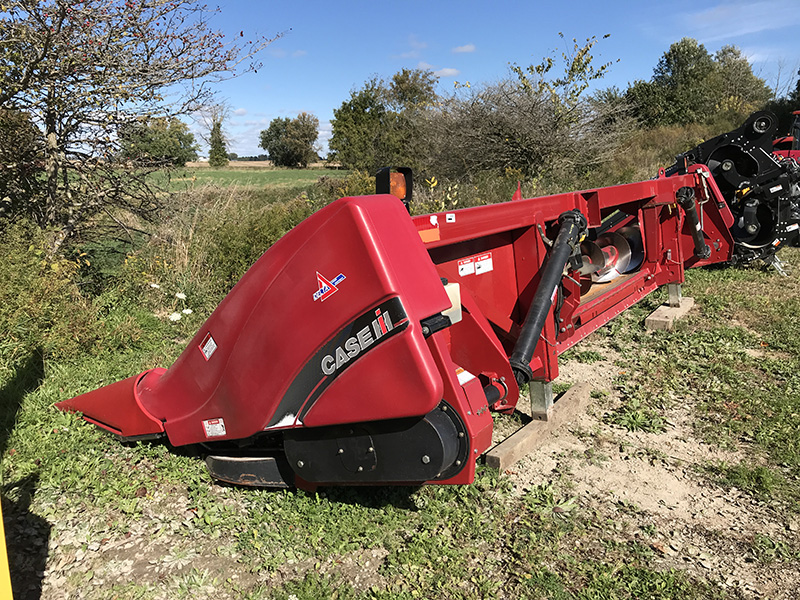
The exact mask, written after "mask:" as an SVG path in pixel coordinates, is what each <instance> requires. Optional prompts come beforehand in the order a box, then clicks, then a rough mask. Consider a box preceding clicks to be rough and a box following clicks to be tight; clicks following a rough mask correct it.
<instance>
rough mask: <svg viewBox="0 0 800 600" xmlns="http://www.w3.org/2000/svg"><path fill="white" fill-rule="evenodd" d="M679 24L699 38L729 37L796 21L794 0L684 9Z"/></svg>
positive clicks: (799, 19) (798, 20)
mask: <svg viewBox="0 0 800 600" xmlns="http://www.w3.org/2000/svg"><path fill="white" fill-rule="evenodd" d="M680 24H681V27H682V28H683V29H684V30H685V31H688V32H690V34H691V35H692V36H693V37H696V38H698V39H699V40H700V41H701V42H717V41H722V40H725V41H730V40H732V39H733V38H736V37H740V36H745V35H750V34H755V33H762V32H765V31H774V30H777V29H783V28H786V27H791V26H796V25H800V11H799V10H797V3H796V2H795V1H794V0H762V1H760V2H743V1H741V0H739V1H733V2H725V3H721V4H719V5H717V6H714V7H711V8H706V9H704V10H700V11H697V12H693V13H684V14H683V15H682V17H681V23H680Z"/></svg>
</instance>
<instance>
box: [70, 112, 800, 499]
mask: <svg viewBox="0 0 800 600" xmlns="http://www.w3.org/2000/svg"><path fill="white" fill-rule="evenodd" d="M775 128H776V120H775V118H774V117H773V116H772V115H770V114H769V113H756V114H754V115H753V116H751V117H750V118H749V119H748V121H747V122H746V123H745V124H744V125H743V126H742V127H740V128H739V129H737V130H735V131H733V132H730V133H728V134H725V135H722V136H719V137H717V138H714V139H712V140H710V141H708V142H705V143H703V144H701V145H699V146H697V147H696V148H694V149H693V150H691V151H689V152H687V153H685V154H683V155H681V156H679V157H678V160H677V162H676V163H675V165H674V166H673V167H671V168H670V169H668V170H667V171H663V170H662V171H661V172H660V173H659V174H658V177H656V178H655V179H652V180H649V181H642V182H639V183H631V184H626V185H619V186H615V187H609V188H601V189H593V190H585V191H580V192H572V193H567V194H559V195H556V196H549V197H544V198H533V199H522V198H521V197H520V195H519V193H517V194H515V196H514V198H513V199H512V201H510V202H507V203H504V204H497V205H491V206H481V207H476V208H467V209H462V210H456V211H452V212H445V213H439V214H434V215H425V216H419V217H410V216H409V215H408V212H407V207H406V206H404V203H403V202H401V200H399V199H398V197H396V196H394V195H390V194H389V193H379V194H376V195H374V196H362V197H357V198H342V199H340V200H338V201H336V202H334V203H333V204H331V205H329V206H327V207H326V208H323V209H322V210H320V211H318V212H317V213H315V214H314V215H312V216H311V217H309V218H308V219H307V220H306V221H304V222H303V223H301V224H300V225H298V226H297V227H295V228H294V229H293V230H292V231H290V232H289V233H287V234H286V235H285V236H284V237H283V238H282V239H281V240H280V241H278V242H277V243H276V244H275V245H274V246H272V247H271V248H270V249H269V250H268V251H267V252H266V253H265V254H264V255H263V256H262V257H261V258H260V259H259V260H258V261H257V262H256V263H255V265H253V267H252V268H251V269H250V270H249V271H248V272H247V273H246V274H245V275H244V277H243V278H242V279H241V281H240V282H239V283H238V284H237V285H236V286H235V287H234V288H233V290H231V292H230V294H229V295H228V296H227V297H226V298H225V299H224V300H223V301H222V303H221V304H220V305H219V307H218V308H217V309H216V310H215V311H214V313H213V314H212V315H211V317H210V318H209V319H208V321H207V322H206V323H205V324H204V325H203V327H202V328H201V329H200V331H198V333H197V335H196V336H195V337H194V339H193V340H192V341H191V343H190V344H189V346H188V347H187V348H186V350H185V351H184V352H183V354H182V355H181V356H180V357H179V358H178V360H177V361H176V362H175V364H173V365H172V367H170V368H169V369H153V370H149V371H146V372H145V373H142V374H140V375H136V376H134V377H131V378H130V379H126V380H124V381H120V382H118V383H115V384H112V385H109V386H106V387H103V388H100V389H98V390H95V391H93V392H89V393H87V394H84V395H82V396H78V397H76V398H73V399H71V400H66V401H64V402H61V403H59V404H58V407H59V408H61V409H64V410H70V411H77V412H80V413H82V414H83V417H84V418H85V419H86V420H87V421H90V422H91V423H94V424H96V425H99V426H100V427H102V428H104V429H106V430H108V431H111V432H113V433H115V434H117V435H119V436H120V437H122V438H124V439H127V440H138V439H150V438H162V437H166V438H167V439H168V440H169V442H170V443H171V444H173V445H175V446H183V445H187V444H200V445H202V446H203V447H204V448H205V452H206V453H207V455H208V456H207V459H206V462H207V464H208V466H209V469H210V471H211V473H212V475H213V476H214V477H215V478H217V479H220V480H224V481H228V482H233V483H238V484H247V485H256V486H287V485H296V486H299V487H304V488H313V487H315V486H317V485H363V484H421V483H439V484H465V483H470V482H472V480H473V478H474V473H475V464H476V461H477V460H478V458H479V457H480V456H481V455H482V454H483V453H484V452H485V451H486V450H487V449H488V448H489V446H490V445H491V440H492V414H491V413H492V411H499V412H503V413H510V412H512V411H514V409H515V407H516V405H517V401H518V398H519V389H520V386H522V385H524V384H526V383H528V382H530V381H536V382H549V381H552V380H553V379H555V378H556V377H557V376H558V356H559V355H560V354H561V353H563V352H564V351H566V350H567V349H569V348H571V347H572V346H573V345H575V344H576V343H578V342H579V341H580V340H582V339H583V338H585V337H586V336H587V335H588V334H590V333H591V332H593V331H595V330H596V329H597V328H598V327H600V326H602V325H604V324H605V323H607V322H608V321H609V320H610V319H612V318H613V317H615V316H616V315H618V314H620V313H621V312H622V311H624V310H625V309H627V308H628V307H629V306H631V305H632V304H634V303H635V302H637V301H639V300H640V299H641V298H643V297H644V296H646V295H647V294H649V293H651V292H653V291H654V290H656V289H657V288H658V287H659V286H662V285H665V284H669V283H680V282H682V281H683V279H684V270H685V269H687V268H691V267H700V266H704V265H711V264H716V263H727V262H734V263H747V262H750V261H753V260H756V259H758V260H762V261H765V262H767V263H769V264H773V265H776V266H779V263H778V261H777V258H776V255H775V253H776V252H777V250H778V249H780V248H781V247H782V246H784V245H786V244H791V243H795V242H796V241H797V239H798V223H800V210H798V197H799V196H800V193H799V192H800V190H798V187H797V182H798V181H799V180H800V173H799V172H798V166H797V164H796V163H795V162H794V160H792V159H788V158H787V159H779V158H777V157H775V156H774V155H773V154H772V153H771V147H772V139H773V137H774V136H773V134H774V133H775ZM401 171H403V170H401ZM398 175H399V176H400V178H401V179H402V178H405V181H404V182H402V183H405V184H410V173H409V172H406V171H403V172H402V173H399V174H393V178H392V183H396V179H394V177H396V176H398ZM378 181H379V189H381V190H382V191H385V192H388V191H389V188H390V178H389V175H388V173H386V172H384V173H383V174H382V175H381V176H380V177H379V178H378ZM407 189H409V190H410V185H407ZM399 195H400V196H403V195H404V193H400V194H399Z"/></svg>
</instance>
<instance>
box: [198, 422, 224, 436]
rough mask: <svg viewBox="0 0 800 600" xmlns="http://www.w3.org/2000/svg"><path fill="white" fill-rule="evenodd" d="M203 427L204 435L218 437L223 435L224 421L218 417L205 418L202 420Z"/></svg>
mask: <svg viewBox="0 0 800 600" xmlns="http://www.w3.org/2000/svg"><path fill="white" fill-rule="evenodd" d="M203 429H205V430H206V437H219V436H221V435H225V421H223V420H222V418H219V419H206V420H205V421H203Z"/></svg>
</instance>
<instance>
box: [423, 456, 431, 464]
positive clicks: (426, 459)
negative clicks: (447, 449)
mask: <svg viewBox="0 0 800 600" xmlns="http://www.w3.org/2000/svg"><path fill="white" fill-rule="evenodd" d="M429 462H431V457H430V456H428V455H427V454H423V455H422V464H425V465H427V464H428V463H429Z"/></svg>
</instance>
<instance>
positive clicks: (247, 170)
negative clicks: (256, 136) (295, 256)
mask: <svg viewBox="0 0 800 600" xmlns="http://www.w3.org/2000/svg"><path fill="white" fill-rule="evenodd" d="M349 173H350V171H345V170H339V169H326V168H323V167H310V168H308V169H281V168H277V167H273V166H271V164H270V163H268V162H255V161H254V162H245V161H243V162H232V163H231V164H230V166H229V167H227V168H225V169H211V168H209V167H208V165H207V163H188V164H187V166H186V168H185V169H181V170H178V171H175V172H173V173H172V174H171V177H170V184H169V185H170V188H171V189H173V190H180V189H183V188H192V187H198V186H204V185H209V184H213V185H219V186H223V187H227V186H232V185H236V186H241V187H266V186H271V187H280V188H295V187H296V188H302V187H307V186H309V185H312V184H313V183H314V182H316V181H317V179H319V178H320V177H323V176H324V177H337V178H342V177H346V176H347V175H348V174H349Z"/></svg>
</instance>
